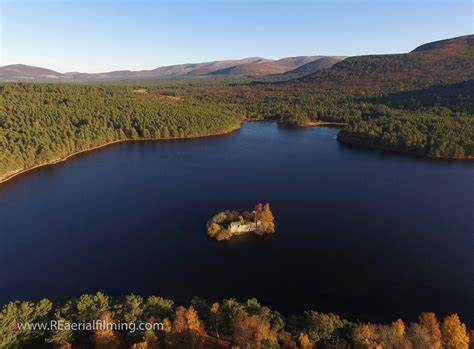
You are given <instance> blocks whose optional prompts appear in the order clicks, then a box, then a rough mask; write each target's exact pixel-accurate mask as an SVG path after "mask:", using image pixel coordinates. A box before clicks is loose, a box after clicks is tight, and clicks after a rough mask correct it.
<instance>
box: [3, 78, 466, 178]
mask: <svg viewBox="0 0 474 349" xmlns="http://www.w3.org/2000/svg"><path fill="white" fill-rule="evenodd" d="M473 81H474V80H468V81H465V82H463V83H458V84H455V85H453V86H450V85H441V86H440V85H436V86H434V87H430V88H428V89H427V90H424V89H422V90H415V91H413V92H401V93H394V94H381V93H374V92H372V93H347V91H345V90H344V89H336V88H328V89H323V90H321V89H318V88H316V87H312V86H307V85H304V84H303V85H300V84H297V83H294V82H293V83H284V84H280V83H268V82H267V83H243V84H242V83H239V84H232V83H231V82H228V81H227V82H226V81H222V80H221V81H219V82H217V83H216V85H210V84H209V83H208V82H204V83H198V84H187V83H185V82H173V81H168V82H167V84H166V82H162V81H161V82H157V83H156V84H153V83H150V82H149V83H147V84H142V85H134V84H133V83H130V84H128V85H120V84H118V85H66V84H24V83H15V84H2V85H0V159H1V161H0V178H3V179H4V178H6V177H7V176H8V175H9V174H11V173H14V172H16V171H20V170H23V169H28V168H32V167H35V166H37V165H40V164H44V163H48V162H54V161H57V160H60V159H62V158H64V157H67V156H68V155H71V154H74V153H76V152H79V151H83V150H87V149H90V148H94V147H97V146H101V145H104V144H107V143H110V142H114V141H119V140H134V139H169V138H178V137H199V136H209V135H216V134H222V133H226V132H229V131H231V130H233V129H236V128H238V127H239V125H240V123H241V122H242V121H243V120H247V119H252V120H255V119H257V120H264V119H269V120H275V121H277V122H282V123H287V124H293V125H300V126H301V125H306V124H308V123H309V122H312V121H332V122H343V123H347V124H348V125H347V126H346V127H345V128H344V129H343V130H342V132H341V133H340V136H339V137H338V139H339V140H340V141H341V142H344V143H348V144H355V145H362V146H366V147H370V148H377V149H386V150H395V151H401V152H407V153H413V154H416V155H420V156H431V157H446V158H469V157H472V156H474V150H473V149H474V148H473V147H474V146H473V145H474V132H473V129H474V118H473V117H472V116H473V113H474V111H473V103H472V101H473V98H474V97H473V91H474V89H473V88H472V84H473Z"/></svg>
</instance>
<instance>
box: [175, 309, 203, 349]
mask: <svg viewBox="0 0 474 349" xmlns="http://www.w3.org/2000/svg"><path fill="white" fill-rule="evenodd" d="M205 335H206V331H205V330H204V324H203V323H202V321H201V320H200V319H199V316H198V313H197V311H196V310H194V308H193V307H192V306H190V307H189V308H188V309H186V308H184V307H178V308H177V309H176V313H175V318H174V321H173V325H172V329H171V339H172V343H173V344H174V345H175V346H176V347H177V348H200V347H201V346H202V344H203V340H204V336H205Z"/></svg>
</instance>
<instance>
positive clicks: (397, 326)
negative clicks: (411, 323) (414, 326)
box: [392, 319, 405, 337]
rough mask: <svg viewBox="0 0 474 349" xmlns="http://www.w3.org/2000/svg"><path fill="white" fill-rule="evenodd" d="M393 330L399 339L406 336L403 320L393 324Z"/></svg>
mask: <svg viewBox="0 0 474 349" xmlns="http://www.w3.org/2000/svg"><path fill="white" fill-rule="evenodd" d="M392 328H393V330H394V331H395V333H396V334H397V336H398V337H403V336H404V335H405V324H404V323H403V320H402V319H398V320H397V321H395V322H392Z"/></svg>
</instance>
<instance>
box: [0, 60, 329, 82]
mask: <svg viewBox="0 0 474 349" xmlns="http://www.w3.org/2000/svg"><path fill="white" fill-rule="evenodd" d="M327 57H331V58H332V56H296V57H285V58H282V59H278V60H272V59H267V58H262V57H248V58H243V59H236V60H222V61H210V62H202V63H185V64H174V65H169V66H162V67H157V68H155V69H151V70H137V71H133V70H115V71H108V72H101V73H84V72H66V73H60V72H57V71H54V70H51V69H47V68H42V67H35V66H29V65H25V64H14V65H8V66H3V67H0V80H7V81H25V80H34V79H38V80H59V81H79V82H80V81H108V80H118V79H146V78H166V77H185V76H216V75H219V76H222V75H232V76H264V75H272V74H282V73H286V72H288V71H291V70H294V69H297V68H298V67H300V66H301V65H304V64H307V63H310V62H313V61H316V60H320V59H322V58H327ZM336 61H337V59H336Z"/></svg>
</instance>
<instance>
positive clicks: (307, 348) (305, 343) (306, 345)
mask: <svg viewBox="0 0 474 349" xmlns="http://www.w3.org/2000/svg"><path fill="white" fill-rule="evenodd" d="M298 343H299V344H300V348H301V349H311V348H313V343H311V339H309V337H308V335H307V334H306V333H303V332H301V333H300V334H299V335H298Z"/></svg>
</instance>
